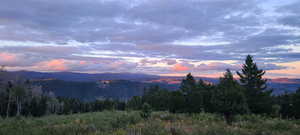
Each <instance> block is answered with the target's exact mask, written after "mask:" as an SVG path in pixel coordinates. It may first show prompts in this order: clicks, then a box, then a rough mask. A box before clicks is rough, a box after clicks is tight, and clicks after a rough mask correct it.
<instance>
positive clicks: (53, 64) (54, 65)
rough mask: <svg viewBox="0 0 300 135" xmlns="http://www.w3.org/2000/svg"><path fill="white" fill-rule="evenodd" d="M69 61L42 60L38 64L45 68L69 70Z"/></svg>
mask: <svg viewBox="0 0 300 135" xmlns="http://www.w3.org/2000/svg"><path fill="white" fill-rule="evenodd" d="M67 63H68V62H67V61H66V60H64V59H54V60H50V61H44V62H40V63H39V64H38V66H39V67H40V68H43V69H45V70H53V71H66V70H68V69H69V68H68V66H67Z"/></svg>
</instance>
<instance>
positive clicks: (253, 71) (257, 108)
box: [237, 55, 272, 113]
mask: <svg viewBox="0 0 300 135" xmlns="http://www.w3.org/2000/svg"><path fill="white" fill-rule="evenodd" d="M265 73H266V72H265V71H264V70H262V69H258V67H257V65H256V63H254V62H253V57H252V56H251V55H248V56H247V58H246V60H245V64H243V68H242V72H241V73H240V72H237V74H238V76H239V77H240V83H241V85H242V86H243V87H244V88H245V89H246V96H247V103H248V105H249V108H250V110H251V112H253V113H270V112H271V111H272V104H271V102H270V101H271V99H270V98H271V93H272V91H271V90H268V89H267V85H266V83H267V80H266V79H263V76H264V74H265Z"/></svg>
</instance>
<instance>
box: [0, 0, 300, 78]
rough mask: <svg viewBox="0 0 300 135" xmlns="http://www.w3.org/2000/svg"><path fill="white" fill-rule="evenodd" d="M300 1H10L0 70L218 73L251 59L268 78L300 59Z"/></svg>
mask: <svg viewBox="0 0 300 135" xmlns="http://www.w3.org/2000/svg"><path fill="white" fill-rule="evenodd" d="M299 6H300V2H299V1H297V0H288V1H283V0H279V1H272V0H266V1H258V0H247V1H244V0H186V1H178V0H163V1H162V0H128V1H122V0H85V1H82V0H64V1H61V0H51V1H48V0H23V1H18V0H10V1H6V2H2V4H1V5H0V64H1V65H7V66H8V68H10V69H11V70H21V69H26V70H37V71H74V72H139V73H150V74H162V75H163V74H165V75H170V74H185V73H187V72H193V73H195V74H197V75H208V74H218V73H219V74H220V73H221V72H223V71H224V70H225V69H226V68H230V69H233V70H238V69H239V68H240V66H241V63H242V60H243V59H244V57H245V55H247V54H252V55H254V56H255V59H256V61H257V62H258V63H259V64H260V67H261V68H264V69H266V70H269V74H268V75H269V76H274V77H300V74H298V73H295V74H288V75H283V74H281V72H282V70H285V71H288V72H289V71H291V72H292V71H293V69H294V68H299V67H300V65H297V64H296V65H293V66H296V67H292V66H291V65H288V64H286V63H299V61H300V49H299V48H300V20H299V18H300V11H299Z"/></svg>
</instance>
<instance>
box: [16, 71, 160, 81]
mask: <svg viewBox="0 0 300 135" xmlns="http://www.w3.org/2000/svg"><path fill="white" fill-rule="evenodd" d="M12 73H15V74H18V75H20V76H24V77H26V78H28V79H49V78H53V79H58V80H64V81H80V82H90V81H98V80H140V79H143V80H144V79H146V80H147V79H149V80H150V79H155V78H159V76H156V75H148V74H135V73H95V74H90V73H74V72H34V71H15V72H12Z"/></svg>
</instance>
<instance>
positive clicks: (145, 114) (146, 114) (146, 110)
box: [141, 103, 152, 119]
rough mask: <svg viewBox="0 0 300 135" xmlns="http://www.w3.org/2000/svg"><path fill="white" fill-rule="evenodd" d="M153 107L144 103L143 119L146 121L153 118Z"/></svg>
mask: <svg viewBox="0 0 300 135" xmlns="http://www.w3.org/2000/svg"><path fill="white" fill-rule="evenodd" d="M151 112H152V110H151V106H150V105H149V104H148V103H144V104H143V106H142V112H141V117H142V118H144V119H148V118H149V117H150V116H151Z"/></svg>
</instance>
